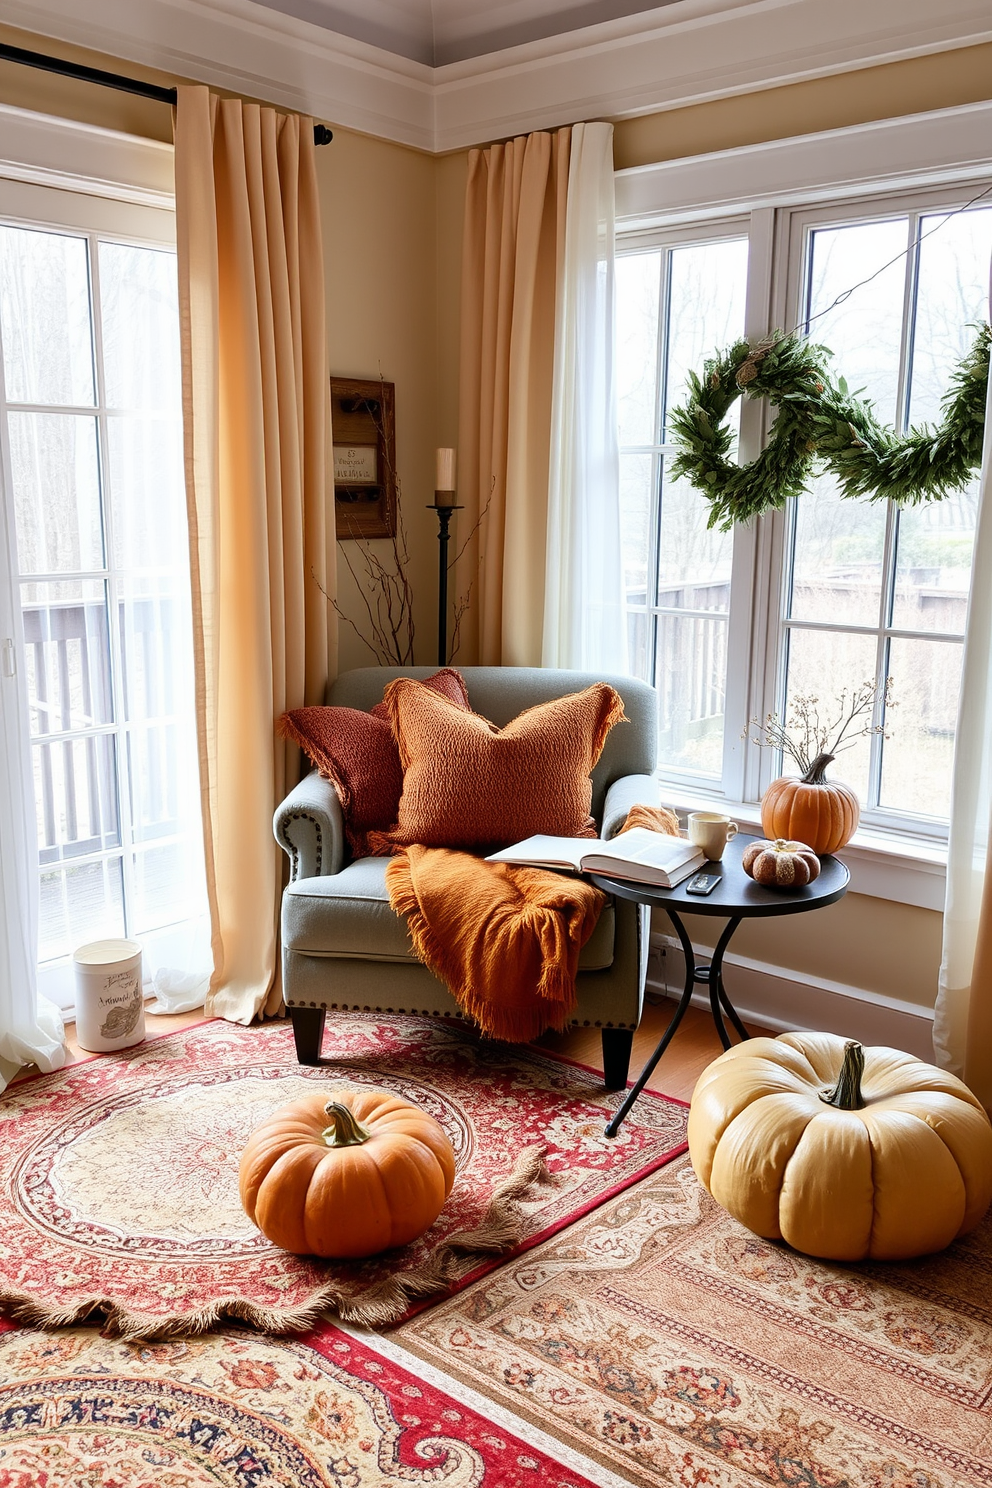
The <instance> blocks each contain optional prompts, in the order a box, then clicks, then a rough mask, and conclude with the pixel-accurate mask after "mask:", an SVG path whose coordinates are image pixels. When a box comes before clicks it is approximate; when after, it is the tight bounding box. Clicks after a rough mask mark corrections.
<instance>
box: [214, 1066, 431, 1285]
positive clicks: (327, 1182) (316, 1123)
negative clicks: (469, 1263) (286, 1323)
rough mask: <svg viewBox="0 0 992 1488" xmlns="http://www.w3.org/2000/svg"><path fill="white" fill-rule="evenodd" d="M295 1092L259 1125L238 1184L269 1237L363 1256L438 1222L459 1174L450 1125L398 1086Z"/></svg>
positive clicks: (284, 1244) (302, 1250) (329, 1253)
mask: <svg viewBox="0 0 992 1488" xmlns="http://www.w3.org/2000/svg"><path fill="white" fill-rule="evenodd" d="M336 1096H337V1098H336V1099H334V1100H327V1098H326V1095H325V1094H316V1095H310V1096H307V1097H305V1098H304V1099H303V1100H300V1101H293V1102H292V1104H290V1105H288V1106H282V1107H281V1108H280V1109H279V1110H278V1111H274V1112H273V1114H272V1115H271V1116H270V1117H269V1119H268V1120H267V1121H263V1122H262V1124H261V1126H259V1127H257V1128H256V1129H255V1131H254V1132H253V1133H252V1135H251V1137H250V1139H249V1141H248V1145H247V1147H246V1148H245V1150H244V1153H243V1155H242V1158H241V1166H240V1169H239V1172H238V1187H239V1191H240V1194H241V1202H242V1204H243V1205H244V1209H245V1213H246V1214H247V1215H248V1218H249V1219H251V1220H252V1221H253V1222H254V1223H255V1224H257V1225H258V1228H259V1229H260V1230H261V1231H262V1234H263V1235H264V1236H265V1237H266V1239H267V1240H271V1241H272V1243H273V1245H278V1246H280V1247H281V1248H282V1249H283V1250H289V1251H292V1252H293V1254H294V1255H317V1256H324V1257H326V1258H331V1257H333V1258H336V1259H342V1258H356V1257H360V1256H371V1255H378V1253H379V1252H380V1251H383V1250H391V1249H393V1247H394V1246H397V1245H406V1244H408V1243H409V1241H411V1240H416V1239H417V1237H418V1236H420V1235H422V1234H423V1233H424V1232H425V1230H429V1229H430V1227H431V1225H432V1224H433V1223H434V1221H435V1220H436V1219H437V1217H438V1215H439V1214H440V1212H441V1209H442V1208H443V1206H444V1201H445V1199H446V1198H447V1197H448V1194H449V1193H450V1192H451V1185H452V1184H453V1183H454V1181H455V1154H454V1152H453V1150H452V1147H451V1143H450V1142H449V1141H448V1138H447V1137H446V1136H445V1134H444V1132H443V1131H442V1129H441V1127H440V1126H439V1125H438V1123H437V1122H436V1121H435V1120H434V1118H433V1116H429V1115H428V1114H427V1112H426V1111H422V1110H421V1109H420V1107H419V1106H415V1105H414V1104H413V1103H412V1101H407V1100H404V1099H403V1098H402V1097H401V1096H398V1095H394V1094H393V1093H392V1091H390V1090H375V1089H373V1090H341V1091H337V1092H336Z"/></svg>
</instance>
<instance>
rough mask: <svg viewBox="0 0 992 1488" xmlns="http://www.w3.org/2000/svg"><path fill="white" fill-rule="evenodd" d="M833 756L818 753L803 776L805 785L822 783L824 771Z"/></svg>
mask: <svg viewBox="0 0 992 1488" xmlns="http://www.w3.org/2000/svg"><path fill="white" fill-rule="evenodd" d="M833 758H834V756H833V755H832V754H818V755H817V756H816V759H815V760H814V761H813V763H812V764H811V765H810V767H809V769H808V770H807V771H806V774H805V775H804V776H803V785H822V784H823V776H824V771H825V770H826V768H827V766H828V765H829V764H830V763H831V761H832V760H833Z"/></svg>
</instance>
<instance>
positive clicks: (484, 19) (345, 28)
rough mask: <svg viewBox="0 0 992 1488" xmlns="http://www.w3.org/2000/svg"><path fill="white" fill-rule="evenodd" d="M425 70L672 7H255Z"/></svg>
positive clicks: (319, 1) (599, 1)
mask: <svg viewBox="0 0 992 1488" xmlns="http://www.w3.org/2000/svg"><path fill="white" fill-rule="evenodd" d="M259 3H260V4H262V5H264V6H265V7H266V8H267V9H268V10H278V11H282V13H283V14H284V15H291V16H295V17H296V18H297V19H298V20H301V21H310V22H311V23H312V24H314V25H317V26H322V27H323V28H324V29H325V30H327V31H334V32H337V33H338V34H340V35H344V36H350V37H352V38H353V39H354V40H355V41H365V42H369V43H370V44H371V45H372V46H377V47H381V48H382V49H383V50H384V51H387V52H392V53H394V54H395V55H396V56H400V57H408V58H410V60H411V61H414V62H425V63H426V64H427V65H428V66H429V67H443V66H444V65H445V64H446V63H449V62H463V61H465V60H466V58H469V57H485V56H488V55H489V54H490V53H492V52H498V51H502V50H503V49H504V48H505V47H512V46H519V45H521V44H522V43H525V42H529V41H542V40H544V39H545V38H546V37H549V36H564V35H566V34H567V33H569V32H571V31H578V30H581V29H582V28H583V27H585V26H595V25H598V24H599V23H600V22H601V21H613V20H617V19H619V18H621V17H623V16H632V15H640V14H642V13H643V12H644V11H647V10H655V9H657V8H658V6H659V4H665V3H671V0H259Z"/></svg>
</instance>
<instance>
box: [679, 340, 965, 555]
mask: <svg viewBox="0 0 992 1488" xmlns="http://www.w3.org/2000/svg"><path fill="white" fill-rule="evenodd" d="M990 343H992V327H989V326H988V325H983V326H981V327H980V329H979V332H978V337H977V339H976V341H975V344H974V345H973V346H972V348H971V350H970V351H969V352H968V354H967V356H966V357H965V358H964V360H963V361H961V362H960V363H959V364H958V366H957V367H956V368H955V370H954V372H953V374H952V377H951V383H950V387H949V388H948V391H947V393H946V394H945V396H944V399H943V402H942V405H941V414H942V417H941V421H940V423H939V425H938V426H937V427H936V428H932V427H930V426H929V425H925V426H924V427H922V428H919V429H916V428H913V429H909V430H908V431H907V432H906V433H905V434H896V433H894V432H893V431H892V429H889V428H886V427H885V426H884V425H883V424H880V423H879V421H878V419H877V418H876V417H875V411H874V409H873V407H872V405H871V403H869V402H867V401H866V400H864V399H861V398H859V397H857V395H856V394H853V393H851V392H849V390H848V387H847V383H846V382H845V380H844V379H843V377H839V378H838V379H837V381H836V382H834V381H833V380H832V379H831V377H830V374H829V372H828V370H827V362H828V360H829V358H830V357H831V356H832V355H833V353H832V352H831V351H830V350H829V349H828V348H827V347H826V346H818V345H815V344H813V343H812V342H810V341H807V340H805V339H804V338H803V337H801V336H799V335H797V334H796V333H792V334H790V335H781V334H776V335H775V336H772V337H769V338H768V340H766V341H761V342H759V343H758V345H756V346H752V345H751V344H750V343H749V342H748V341H746V340H742V341H737V342H735V344H734V345H733V346H731V347H730V349H729V351H726V352H724V353H723V354H722V355H719V356H716V357H713V358H712V359H711V360H710V361H708V362H706V363H705V366H704V369H703V375H702V376H701V377H699V376H697V374H696V373H695V372H691V373H690V374H689V398H688V401H687V402H686V403H685V404H683V405H682V406H681V407H679V408H676V409H675V411H674V412H673V413H672V414H671V415H670V418H669V429H670V432H671V436H672V440H673V443H674V444H675V445H676V446H677V447H678V454H677V456H676V458H675V460H674V462H673V465H672V473H673V474H674V475H675V476H676V477H679V476H682V477H685V478H686V479H688V480H690V481H691V482H692V484H693V485H694V486H695V487H696V488H697V490H699V491H701V492H702V493H703V495H704V496H705V497H706V499H707V500H708V501H709V503H710V518H709V523H708V526H710V527H720V528H721V529H722V530H723V531H724V532H727V531H729V530H730V529H731V528H732V527H733V526H734V524H735V523H737V522H749V521H750V520H751V518H752V517H756V516H759V515H760V514H761V513H762V512H766V511H770V510H772V509H773V508H776V507H783V506H784V505H785V503H786V501H787V499H788V498H789V497H790V496H800V495H801V494H802V493H803V491H804V490H805V489H806V487H807V485H808V484H809V481H810V479H811V477H812V476H813V475H814V474H815V473H816V472H817V470H818V469H819V468H822V467H823V466H824V465H826V466H827V467H828V468H829V469H830V470H832V471H833V473H834V475H835V476H836V477H837V480H838V481H839V483H840V491H841V495H842V496H865V497H867V498H868V500H869V501H884V500H886V499H891V500H893V501H896V502H899V503H900V504H901V505H903V506H915V505H918V504H919V503H921V502H924V501H939V500H941V498H942V497H944V496H947V495H948V494H949V493H950V492H952V491H960V490H961V489H962V488H963V487H964V486H966V485H967V483H968V481H969V479H970V477H971V473H972V471H973V470H975V469H976V468H977V467H978V466H979V465H980V464H981V460H982V435H983V430H984V424H985V396H986V388H987V385H988V377H989V347H990ZM742 394H744V395H745V396H746V397H748V398H767V399H769V401H770V402H772V403H774V404H775V405H776V406H777V408H778V416H777V418H776V420H775V423H774V425H773V427H772V431H771V435H770V437H769V440H768V443H767V445H766V446H765V448H764V449H763V450H762V452H761V454H760V455H759V456H758V457H757V459H755V460H752V461H751V462H750V464H748V465H738V464H736V463H735V462H734V461H733V460H731V459H730V450H731V446H732V444H733V433H732V431H731V430H730V429H729V428H728V427H727V425H726V422H725V420H726V417H727V413H728V412H729V410H730V408H731V405H732V404H733V403H734V401H735V400H736V399H737V398H739V397H740V396H741V395H742Z"/></svg>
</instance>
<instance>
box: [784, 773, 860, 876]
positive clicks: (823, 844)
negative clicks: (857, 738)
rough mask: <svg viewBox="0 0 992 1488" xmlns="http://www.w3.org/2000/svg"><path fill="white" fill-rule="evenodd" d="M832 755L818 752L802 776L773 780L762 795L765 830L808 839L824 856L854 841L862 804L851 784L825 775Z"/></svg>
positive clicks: (804, 840) (810, 844) (794, 837)
mask: <svg viewBox="0 0 992 1488" xmlns="http://www.w3.org/2000/svg"><path fill="white" fill-rule="evenodd" d="M832 759H833V755H832V754H818V755H817V756H816V759H815V760H814V761H813V763H812V764H811V765H810V767H809V769H808V770H807V771H806V774H805V775H803V776H802V777H801V778H799V779H798V780H797V779H796V778H795V777H794V776H790V775H783V776H781V777H780V778H779V779H778V780H773V781H772V783H771V785H770V786H769V787H768V789H767V790H766V791H765V794H764V795H763V796H762V798H761V830H762V831H763V832H764V834H765V836H766V837H770V838H772V839H773V840H775V839H777V838H779V837H784V838H786V839H794V840H795V841H798V842H805V843H807V844H808V845H809V846H810V847H811V848H812V849H813V851H814V852H815V853H818V854H820V855H821V856H822V854H823V853H833V852H836V851H837V850H838V848H841V847H843V846H844V845H845V843H848V842H850V840H851V838H852V837H853V836H854V834H855V832H856V831H857V829H858V821H859V819H860V816H861V807H860V805H859V804H858V798H857V796H856V795H855V794H854V792H853V791H852V790H851V787H850V786H849V785H843V784H841V782H840V781H838V780H827V779H826V778H825V776H824V771H825V770H826V768H827V766H828V765H829V764H830V761H831V760H832Z"/></svg>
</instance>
